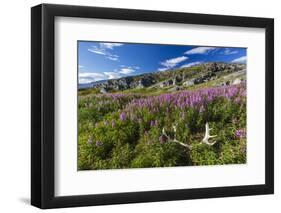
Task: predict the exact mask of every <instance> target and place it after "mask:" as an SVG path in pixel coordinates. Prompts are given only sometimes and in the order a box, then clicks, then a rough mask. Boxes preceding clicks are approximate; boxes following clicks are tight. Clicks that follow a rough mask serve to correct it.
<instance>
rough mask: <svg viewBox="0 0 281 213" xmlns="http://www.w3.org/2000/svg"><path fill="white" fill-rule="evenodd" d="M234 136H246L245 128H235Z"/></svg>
mask: <svg viewBox="0 0 281 213" xmlns="http://www.w3.org/2000/svg"><path fill="white" fill-rule="evenodd" d="M235 136H236V137H237V138H240V139H241V138H245V137H246V130H245V129H237V130H236V131H235Z"/></svg>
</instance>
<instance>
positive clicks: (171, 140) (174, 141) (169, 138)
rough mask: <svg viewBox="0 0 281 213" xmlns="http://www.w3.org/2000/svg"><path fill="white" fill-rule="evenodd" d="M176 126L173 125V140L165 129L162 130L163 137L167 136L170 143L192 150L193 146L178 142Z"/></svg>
mask: <svg viewBox="0 0 281 213" xmlns="http://www.w3.org/2000/svg"><path fill="white" fill-rule="evenodd" d="M176 125H177V124H176ZM176 125H173V130H174V133H175V135H174V138H173V139H171V137H170V136H168V135H167V134H166V131H165V128H163V129H162V135H163V136H165V137H166V138H167V139H168V141H170V142H173V143H177V144H179V145H181V146H184V147H186V148H188V149H191V148H192V146H191V145H188V144H185V143H182V142H180V141H178V140H177V139H176V132H177V128H176Z"/></svg>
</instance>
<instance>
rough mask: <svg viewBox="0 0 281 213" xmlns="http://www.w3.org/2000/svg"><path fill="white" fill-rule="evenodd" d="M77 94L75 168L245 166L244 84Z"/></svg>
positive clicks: (84, 91)
mask: <svg viewBox="0 0 281 213" xmlns="http://www.w3.org/2000/svg"><path fill="white" fill-rule="evenodd" d="M78 95H79V97H78V100H79V103H78V133H79V134H78V135H79V137H78V169H79V170H98V169H121V168H148V167H174V166H199V165H224V164H244V163H246V83H245V82H242V83H240V84H237V85H227V86H210V85H207V87H206V86H204V84H202V85H201V86H200V87H199V86H194V87H193V86H191V87H189V88H185V89H182V90H180V91H173V92H169V87H167V88H163V89H159V88H157V89H155V88H135V89H127V90H124V91H116V92H108V93H106V94H101V93H99V90H98V89H95V88H92V89H84V90H79V94H78ZM206 123H208V125H209V127H210V135H212V136H215V137H213V138H210V139H209V140H208V142H209V143H210V144H207V143H203V142H202V140H203V138H204V137H205V131H206Z"/></svg>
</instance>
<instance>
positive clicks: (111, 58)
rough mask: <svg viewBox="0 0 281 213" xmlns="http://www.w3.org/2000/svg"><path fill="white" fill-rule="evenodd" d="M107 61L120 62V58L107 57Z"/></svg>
mask: <svg viewBox="0 0 281 213" xmlns="http://www.w3.org/2000/svg"><path fill="white" fill-rule="evenodd" d="M106 58H107V59H109V60H111V61H118V57H114V56H107V57H106Z"/></svg>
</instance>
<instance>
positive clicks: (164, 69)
mask: <svg viewBox="0 0 281 213" xmlns="http://www.w3.org/2000/svg"><path fill="white" fill-rule="evenodd" d="M168 69H169V68H167V67H160V68H158V71H161V72H163V71H166V70H168Z"/></svg>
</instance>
